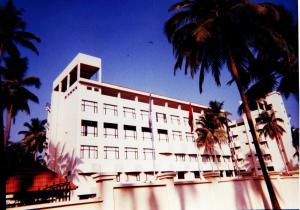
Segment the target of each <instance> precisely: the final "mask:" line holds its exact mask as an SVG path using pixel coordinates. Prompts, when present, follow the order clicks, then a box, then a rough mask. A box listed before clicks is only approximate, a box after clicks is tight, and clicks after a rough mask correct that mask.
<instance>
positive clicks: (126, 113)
mask: <svg viewBox="0 0 300 210" xmlns="http://www.w3.org/2000/svg"><path fill="white" fill-rule="evenodd" d="M123 112H124V117H128V118H133V119H135V118H136V114H135V109H134V108H128V107H123Z"/></svg>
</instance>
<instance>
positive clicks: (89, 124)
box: [81, 120, 98, 137]
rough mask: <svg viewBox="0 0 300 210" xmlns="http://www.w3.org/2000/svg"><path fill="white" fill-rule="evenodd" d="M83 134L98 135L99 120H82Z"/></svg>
mask: <svg viewBox="0 0 300 210" xmlns="http://www.w3.org/2000/svg"><path fill="white" fill-rule="evenodd" d="M81 135H82V136H88V135H92V136H94V137H97V136H98V122H96V121H89V120H81Z"/></svg>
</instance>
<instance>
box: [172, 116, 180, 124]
mask: <svg viewBox="0 0 300 210" xmlns="http://www.w3.org/2000/svg"><path fill="white" fill-rule="evenodd" d="M171 123H172V124H174V125H180V118H179V116H176V115H171Z"/></svg>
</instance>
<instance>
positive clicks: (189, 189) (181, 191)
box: [175, 184, 201, 210]
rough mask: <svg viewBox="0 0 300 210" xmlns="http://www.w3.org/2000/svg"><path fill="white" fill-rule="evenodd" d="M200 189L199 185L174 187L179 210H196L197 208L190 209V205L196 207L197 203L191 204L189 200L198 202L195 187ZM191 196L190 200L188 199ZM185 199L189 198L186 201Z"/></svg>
mask: <svg viewBox="0 0 300 210" xmlns="http://www.w3.org/2000/svg"><path fill="white" fill-rule="evenodd" d="M197 186H198V187H200V186H199V185H195V184H193V185H190V184H183V185H177V186H176V185H175V189H176V191H177V193H178V197H179V201H180V210H186V209H191V208H192V209H197V207H194V206H193V207H191V205H197V203H193V204H191V203H190V202H189V200H194V199H195V200H198V199H201V198H200V197H199V196H198V193H197V190H196V187H197ZM189 196H191V197H192V198H189ZM186 198H189V199H188V201H187V199H186Z"/></svg>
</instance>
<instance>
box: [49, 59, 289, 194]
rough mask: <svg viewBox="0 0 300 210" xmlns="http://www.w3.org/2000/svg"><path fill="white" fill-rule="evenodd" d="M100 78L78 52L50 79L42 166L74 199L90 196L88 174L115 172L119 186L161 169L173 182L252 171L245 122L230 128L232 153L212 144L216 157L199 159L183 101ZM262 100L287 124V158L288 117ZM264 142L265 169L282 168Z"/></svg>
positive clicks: (92, 186) (93, 63)
mask: <svg viewBox="0 0 300 210" xmlns="http://www.w3.org/2000/svg"><path fill="white" fill-rule="evenodd" d="M101 73H102V69H101V59H99V58H96V57H92V56H88V55H84V54H78V55H77V56H76V57H75V58H74V59H73V60H72V61H71V63H70V64H69V65H68V66H67V67H66V68H65V69H64V70H63V71H62V73H61V74H60V75H59V76H58V77H57V78H56V79H55V81H54V82H53V92H52V98H51V109H50V110H49V115H48V122H49V132H48V139H49V151H48V154H49V158H48V165H49V167H50V168H51V169H53V170H55V171H57V172H59V173H61V174H63V175H65V176H68V178H69V179H72V181H73V182H74V183H75V184H76V185H78V186H79V188H78V190H76V194H77V195H80V196H81V197H82V198H85V197H89V196H93V195H94V194H96V193H97V189H96V183H95V180H94V179H93V177H96V175H97V174H99V173H102V174H103V173H108V172H109V173H111V172H115V173H117V181H119V182H136V181H143V182H144V181H147V180H151V179H153V178H154V177H153V176H154V175H155V174H156V173H160V172H171V171H174V172H176V173H177V177H176V179H184V180H194V179H199V178H200V174H202V173H201V172H210V171H217V172H218V173H219V174H220V175H221V176H234V175H235V173H234V170H235V169H236V171H237V170H241V171H252V170H254V165H253V162H252V161H249V160H250V157H251V156H249V154H248V153H249V152H250V151H251V154H254V153H255V152H254V151H255V150H254V148H253V145H252V144H251V143H250V142H251V135H250V134H249V132H246V131H245V129H246V130H249V129H247V123H244V122H246V121H245V119H244V118H243V120H244V121H243V122H240V121H237V122H233V123H232V124H231V126H230V127H231V132H232V134H233V138H234V140H233V142H232V148H231V149H230V147H229V145H227V144H226V145H225V144H224V145H223V146H222V149H220V148H219V147H218V146H216V147H215V153H216V154H215V155H211V154H205V153H204V150H203V149H202V148H197V146H196V144H195V138H196V136H195V134H193V133H191V132H190V127H189V125H188V106H189V103H190V102H188V101H182V100H177V99H173V98H169V97H165V96H160V95H156V94H153V93H152V94H151V93H148V92H144V91H138V90H133V89H129V88H125V87H121V86H116V85H112V84H108V83H104V82H102V80H101ZM266 100H267V101H268V103H272V104H273V105H274V106H273V109H274V110H276V111H277V113H278V116H279V117H281V118H282V119H284V120H285V122H286V123H285V126H286V130H287V132H286V134H285V136H284V137H283V142H284V143H285V148H286V152H287V156H288V157H289V158H290V159H292V154H293V152H294V150H293V148H292V146H291V139H290V138H291V137H290V136H291V135H290V125H289V124H288V123H289V120H288V118H287V116H286V113H285V109H284V106H283V104H281V103H282V101H280V102H279V104H278V102H277V101H276V100H281V97H280V96H279V95H278V94H276V93H274V94H271V95H270V96H268V97H267V99H266ZM150 104H151V105H150ZM150 107H151V108H150ZM192 107H193V117H194V119H198V117H199V116H200V115H201V114H203V113H204V112H205V110H206V109H207V107H206V106H203V105H199V104H195V103H192ZM150 109H151V112H149V111H150ZM257 112H259V110H258V111H256V112H253V113H254V117H255V116H256V114H257ZM150 113H151V114H150ZM149 118H150V119H151V122H152V123H151V124H152V131H153V132H152V133H151V129H150V127H149ZM266 142H267V146H265V147H268V148H269V150H268V151H267V150H265V153H266V152H269V153H270V157H271V160H272V161H271V163H270V164H269V162H268V166H269V168H268V169H269V170H276V171H282V169H283V163H282V160H281V159H280V155H279V153H278V149H277V147H276V145H275V144H276V143H275V141H272V140H269V139H268V140H267V141H266ZM262 143H263V142H261V144H262ZM250 144H251V145H250ZM249 145H250V146H249ZM249 147H250V148H249ZM276 149H277V150H276ZM231 150H232V151H231ZM233 151H235V155H234V156H232V153H231V152H233ZM233 160H234V161H233ZM235 160H237V162H235ZM237 166H239V169H237ZM271 167H273V168H271ZM257 168H258V167H257Z"/></svg>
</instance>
